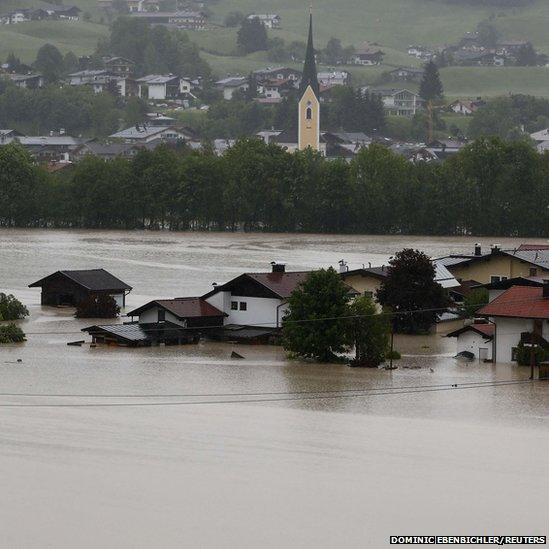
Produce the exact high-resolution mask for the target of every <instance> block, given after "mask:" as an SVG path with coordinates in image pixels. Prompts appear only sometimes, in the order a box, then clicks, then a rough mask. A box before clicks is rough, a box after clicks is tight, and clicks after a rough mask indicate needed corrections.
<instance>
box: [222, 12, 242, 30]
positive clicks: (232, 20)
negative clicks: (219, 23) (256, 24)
mask: <svg viewBox="0 0 549 549" xmlns="http://www.w3.org/2000/svg"><path fill="white" fill-rule="evenodd" d="M242 21H244V15H243V13H242V12H241V11H230V12H229V13H228V14H227V15H226V16H225V19H224V24H225V26H226V27H238V26H239V25H240V24H241V23H242Z"/></svg>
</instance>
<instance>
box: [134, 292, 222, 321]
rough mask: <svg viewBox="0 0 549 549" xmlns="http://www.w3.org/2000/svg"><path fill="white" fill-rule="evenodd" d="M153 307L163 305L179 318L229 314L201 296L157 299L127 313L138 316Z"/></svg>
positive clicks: (162, 306)
mask: <svg viewBox="0 0 549 549" xmlns="http://www.w3.org/2000/svg"><path fill="white" fill-rule="evenodd" d="M151 307H161V308H163V309H165V310H166V311H169V312H170V313H172V314H173V315H175V316H176V317H177V318H181V319H182V318H201V317H210V316H227V315H226V314H225V313H224V312H223V311H220V310H219V309H218V308H217V307H214V306H213V305H211V304H210V303H208V302H207V301H204V300H203V299H202V298H201V297H176V298H175V299H155V300H154V301H149V303H146V304H145V305H142V306H141V307H138V308H137V309H134V310H133V311H130V312H129V313H127V316H138V315H140V314H141V313H142V312H144V311H146V310H147V309H150V308H151Z"/></svg>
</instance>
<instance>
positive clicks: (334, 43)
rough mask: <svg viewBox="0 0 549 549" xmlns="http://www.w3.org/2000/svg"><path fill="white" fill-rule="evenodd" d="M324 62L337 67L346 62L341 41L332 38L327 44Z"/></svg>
mask: <svg viewBox="0 0 549 549" xmlns="http://www.w3.org/2000/svg"><path fill="white" fill-rule="evenodd" d="M323 53H324V61H325V62H326V63H330V64H331V65H337V64H339V63H342V62H343V61H344V55H345V54H344V50H343V47H342V46H341V40H339V39H338V38H334V37H333V36H332V38H330V39H329V40H328V43H327V44H326V48H325V50H324V52H323Z"/></svg>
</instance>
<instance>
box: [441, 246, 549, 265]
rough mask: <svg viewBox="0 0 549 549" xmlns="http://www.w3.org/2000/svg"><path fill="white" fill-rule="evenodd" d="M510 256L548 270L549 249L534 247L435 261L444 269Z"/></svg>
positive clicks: (458, 256) (460, 255)
mask: <svg viewBox="0 0 549 549" xmlns="http://www.w3.org/2000/svg"><path fill="white" fill-rule="evenodd" d="M502 255H504V256H510V257H515V258H517V259H518V260H520V261H524V262H525V263H530V264H531V265H535V266H536V267H541V268H542V269H546V270H549V248H544V247H541V248H539V247H537V245H536V247H535V248H529V249H521V248H517V249H516V250H500V249H497V250H495V249H494V250H491V251H490V252H488V253H484V254H481V255H468V254H455V255H448V256H446V257H441V258H439V259H437V261H440V262H441V263H442V264H443V265H445V266H446V267H452V266H453V265H465V264H467V263H473V262H475V261H484V260H487V259H490V258H491V257H492V256H500V257H501V256H502Z"/></svg>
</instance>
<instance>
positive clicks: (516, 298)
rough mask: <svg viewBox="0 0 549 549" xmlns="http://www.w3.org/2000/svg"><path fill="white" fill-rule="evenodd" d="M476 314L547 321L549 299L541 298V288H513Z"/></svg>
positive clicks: (548, 316) (548, 317)
mask: <svg viewBox="0 0 549 549" xmlns="http://www.w3.org/2000/svg"><path fill="white" fill-rule="evenodd" d="M477 314H478V315H480V316H503V317H510V318H541V319H548V320H549V298H544V297H543V288H540V287H537V288H536V287H532V286H513V287H512V288H509V289H508V290H506V291H505V292H503V293H502V294H501V295H499V296H498V297H496V299H494V301H492V302H491V303H488V305H485V306H484V307H483V308H482V309H480V310H479V311H478V313H477Z"/></svg>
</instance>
